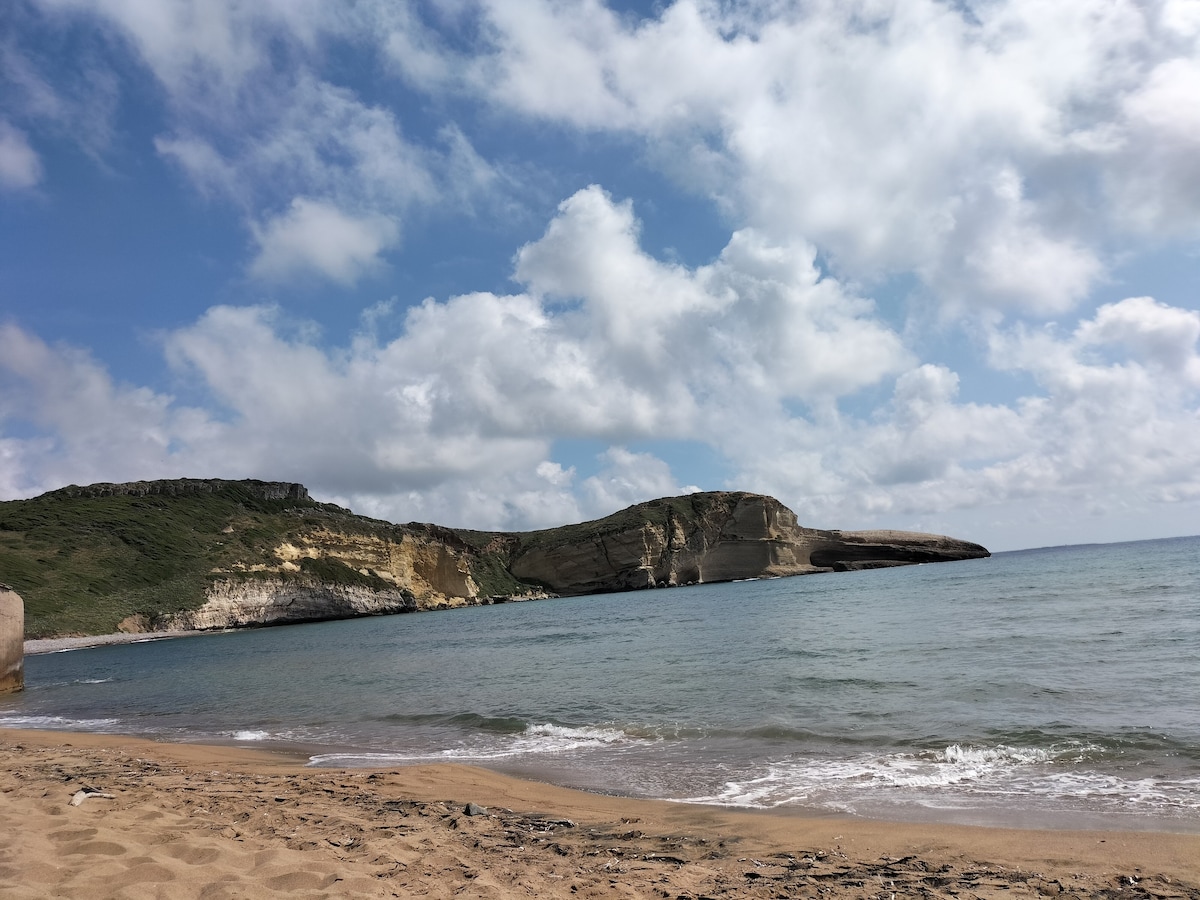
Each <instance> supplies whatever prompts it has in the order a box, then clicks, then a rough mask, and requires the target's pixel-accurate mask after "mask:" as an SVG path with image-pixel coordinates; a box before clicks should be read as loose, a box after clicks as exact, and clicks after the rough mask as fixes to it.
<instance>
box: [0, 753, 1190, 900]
mask: <svg viewBox="0 0 1200 900" xmlns="http://www.w3.org/2000/svg"><path fill="white" fill-rule="evenodd" d="M0 757H2V759H3V765H2V766H0V794H2V795H3V800H0V897H5V898H31V897H89V898H90V897H129V898H141V897H155V898H160V897H161V898H193V897H194V898H205V900H210V898H211V900H215V898H226V897H229V898H232V897H242V898H246V897H275V896H283V895H287V896H290V897H332V896H355V897H424V896H427V897H493V898H508V897H657V898H665V897H670V898H702V897H712V898H718V897H719V898H742V897H746V898H749V897H756V898H758V897H762V898H765V897H864V898H865V897H872V898H888V900H890V898H894V897H913V896H920V897H1037V896H1061V897H1153V898H1171V897H1187V898H1200V836H1197V835H1172V834H1154V833H1134V832H1122V831H1113V832H1063V831H1033V830H1028V831H1021V830H1003V829H987V828H971V827H952V826H940V825H927V824H921V825H898V824H893V823H880V822H873V821H866V820H851V819H842V818H822V817H818V818H806V817H801V816H797V815H780V814H755V813H744V812H734V811H729V810H724V809H719V808H714V807H702V806H690V805H684V804H673V803H665V802H651V801H642V800H629V799H624V798H616V797H608V796H602V795H595V794H589V793H583V792H578V791H572V790H567V789H563V788H557V787H553V786H549V785H544V784H538V783H534V782H527V781H519V780H516V779H512V778H508V777H505V776H502V775H498V774H495V773H492V772H488V771H485V770H481V769H476V768H469V767H465V766H448V765H437V766H414V767H406V768H398V769H389V770H364V769H351V770H330V769H313V768H305V767H304V766H303V760H302V759H300V758H297V757H288V756H284V755H277V754H272V753H266V752H257V751H251V750H244V749H241V748H229V747H214V746H201V745H187V744H167V743H156V742H150V741H145V740H139V739H135V738H129V737H119V736H110V735H94V734H74V733H70V734H68V733H54V732H34V731H18V730H0Z"/></svg>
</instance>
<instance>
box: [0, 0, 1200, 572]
mask: <svg viewBox="0 0 1200 900" xmlns="http://www.w3.org/2000/svg"><path fill="white" fill-rule="evenodd" d="M0 244H2V247H0V500H8V499H18V498H24V497H30V496H34V495H36V494H39V493H42V492H44V491H47V490H52V489H54V488H57V487H61V486H63V485H66V484H70V483H76V484H86V483H91V482H98V481H129V480H142V479H153V478H174V477H220V478H260V479H264V480H283V481H298V482H302V483H304V484H305V485H307V486H308V488H309V490H310V492H311V493H312V494H313V496H315V497H317V498H318V499H321V500H327V501H332V502H336V503H339V504H341V505H344V506H349V507H350V508H352V509H353V510H354V511H356V512H359V513H363V514H367V515H372V516H377V517H381V518H386V519H389V520H392V521H399V522H407V521H414V520H415V521H431V522H438V523H439V524H444V525H450V526H461V527H471V528H480V529H504V530H524V529H530V528H538V527H547V526H552V525H558V524H564V523H567V522H572V521H580V520H583V519H588V518H595V517H599V516H602V515H605V514H608V513H610V512H613V511H615V510H617V509H620V508H622V507H625V506H627V505H629V504H632V503H636V502H640V501H643V500H649V499H653V498H655V497H660V496H667V495H672V494H678V493H683V492H687V491H692V490H726V489H728V490H747V491H754V492H760V493H767V494H771V495H773V496H775V497H777V498H778V499H779V500H780V501H782V502H783V503H784V504H786V505H787V506H789V507H791V508H792V509H793V510H795V511H796V513H797V515H798V516H799V518H800V521H801V522H802V523H803V524H806V525H811V526H814V527H825V528H845V529H857V528H872V527H889V528H902V529H913V530H923V531H934V532H940V533H947V534H952V535H955V536H957V537H962V538H965V539H968V540H973V541H978V542H980V543H983V544H984V545H986V546H988V547H989V548H990V549H992V550H1004V549H1015V548H1021V547H1032V546H1045V545H1051V544H1069V543H1087V542H1096V541H1118V540H1136V539H1143V538H1155V537H1165V536H1172V535H1183V534H1194V533H1196V532H1197V531H1198V530H1200V528H1198V527H1197V523H1198V522H1200V465H1198V464H1197V459H1200V347H1198V342H1200V0H1155V2H1148V3H1134V2H1120V0H1118V2H1112V0H1103V2H1101V0H1067V2H1062V3H1058V4H1053V5H1046V4H1041V3H1033V2H1029V0H981V2H969V0H968V2H954V3H951V2H934V0H891V2H886V0H884V2H881V0H851V2H834V0H811V2H806V3H803V4H780V3H777V2H774V0H744V2H717V0H676V2H669V3H668V2H653V3H636V2H619V3H618V2H613V3H609V4H605V3H603V2H600V0H577V2H571V3H562V2H552V0H443V2H428V3H427V2H414V3H396V2H390V0H358V2H353V3H346V4H324V3H319V2H316V0H294V2H286V0H275V2H270V3H244V2H239V0H15V2H12V3H9V4H6V5H5V8H4V10H3V11H0Z"/></svg>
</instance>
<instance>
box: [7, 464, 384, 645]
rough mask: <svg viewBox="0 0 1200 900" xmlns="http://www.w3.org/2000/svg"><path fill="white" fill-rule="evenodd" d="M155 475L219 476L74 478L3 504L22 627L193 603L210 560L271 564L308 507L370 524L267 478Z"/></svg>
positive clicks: (71, 624) (94, 621) (99, 629)
mask: <svg viewBox="0 0 1200 900" xmlns="http://www.w3.org/2000/svg"><path fill="white" fill-rule="evenodd" d="M154 484H156V485H160V486H161V485H168V486H169V485H171V484H177V485H187V484H192V485H195V484H209V485H218V486H217V487H215V489H210V490H193V491H186V490H181V491H180V492H178V493H176V494H174V495H172V494H168V493H157V494H155V493H148V494H145V495H142V496H138V495H133V494H117V495H109V496H104V495H103V493H102V491H101V490H98V489H100V488H102V486H94V487H93V488H75V487H71V488H64V489H62V490H60V491H53V492H51V493H49V494H44V495H42V496H41V497H37V498H34V499H32V500H15V501H9V502H4V503H0V580H3V581H5V582H7V583H9V584H11V585H12V586H13V587H14V588H15V589H16V590H17V592H18V593H19V594H20V595H21V596H22V597H23V598H24V600H25V622H26V634H27V636H29V637H38V636H43V635H50V634H70V633H79V634H103V633H107V632H112V631H116V629H117V624H118V623H119V622H120V621H121V620H122V619H124V618H126V617H127V616H131V615H144V616H146V617H147V618H151V619H153V618H154V617H155V616H157V615H160V614H163V613H169V612H175V611H178V610H181V609H192V608H195V607H197V606H199V605H200V604H201V603H202V602H203V599H204V590H205V588H206V586H207V585H208V583H209V581H210V580H211V579H212V577H213V575H212V569H214V568H224V567H228V566H230V565H232V564H234V563H235V562H241V563H243V564H246V565H252V564H254V563H256V562H261V563H264V564H270V563H272V562H273V561H274V559H273V554H272V552H271V551H272V548H274V547H275V546H277V545H278V544H279V543H280V542H281V541H282V540H283V539H285V538H286V537H287V536H288V535H289V534H290V533H293V532H295V531H296V530H297V529H299V528H302V527H303V526H304V524H305V520H306V519H308V518H310V517H312V516H314V515H317V516H323V517H332V518H334V519H336V520H337V521H338V522H339V524H344V525H345V526H347V527H358V528H369V527H371V525H372V524H374V523H372V520H369V519H362V518H361V517H358V516H353V515H351V514H349V513H348V512H346V511H345V510H341V509H339V508H338V507H336V506H331V505H326V504H320V503H316V502H315V501H313V500H310V499H308V498H307V495H306V494H305V495H304V496H302V497H301V496H297V497H292V498H287V497H283V498H280V499H268V495H269V494H271V493H272V492H271V491H268V490H265V487H266V485H265V483H263V482H211V483H204V482H183V481H180V482H157V483H154ZM382 524H383V523H379V525H382ZM340 568H341V569H346V567H345V566H341V567H340ZM320 574H321V575H322V576H327V575H330V574H336V573H326V572H321V573H320ZM346 574H347V575H353V574H357V573H352V572H351V570H349V569H346Z"/></svg>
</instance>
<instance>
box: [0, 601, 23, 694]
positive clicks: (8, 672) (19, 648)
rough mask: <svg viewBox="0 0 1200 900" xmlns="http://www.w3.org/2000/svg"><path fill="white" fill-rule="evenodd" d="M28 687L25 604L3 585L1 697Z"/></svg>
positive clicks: (0, 652) (0, 657)
mask: <svg viewBox="0 0 1200 900" xmlns="http://www.w3.org/2000/svg"><path fill="white" fill-rule="evenodd" d="M24 687H25V603H24V601H23V600H22V599H21V595H20V594H18V593H17V592H16V591H14V590H13V589H12V588H10V587H9V586H8V585H7V584H0V694H11V693H13V692H14V691H19V690H21V689H22V688H24Z"/></svg>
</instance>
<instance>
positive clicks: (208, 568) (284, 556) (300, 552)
mask: <svg viewBox="0 0 1200 900" xmlns="http://www.w3.org/2000/svg"><path fill="white" fill-rule="evenodd" d="M987 555H988V554H987V551H986V550H985V549H983V548H982V547H980V546H978V545H977V544H970V543H967V542H965V541H959V540H955V539H953V538H947V537H942V536H939V535H925V534H911V533H905V532H890V531H889V532H884V531H879V532H839V531H823V530H820V529H815V528H806V527H803V526H801V525H800V524H799V523H798V522H797V521H796V516H795V514H794V513H793V512H792V511H791V510H790V509H788V508H787V507H785V506H783V505H782V504H781V503H779V502H778V501H777V500H775V499H773V498H771V497H766V496H763V495H761V494H748V493H740V492H711V493H699V494H691V495H687V496H684V497H670V498H664V499H661V500H654V501H651V502H648V503H641V504H638V505H636V506H632V507H629V508H628V509H625V510H622V511H620V512H618V513H614V514H613V515H611V516H607V517H605V518H603V519H599V520H596V521H594V522H584V523H580V524H578V525H567V526H563V527H561V528H551V529H546V530H543V531H532V532H520V533H508V532H480V531H469V530H464V529H449V528H442V527H439V526H437V525H428V524H420V523H410V524H407V525H396V524H393V523H390V522H384V521H380V520H378V519H370V518H367V517H365V516H358V515H355V514H354V513H352V512H350V510H347V509H342V508H341V507H338V506H334V505H332V504H327V503H319V502H317V501H315V500H313V499H312V498H311V497H309V495H308V491H307V490H306V489H305V487H304V486H303V485H301V484H295V483H290V482H265V481H225V480H221V479H174V480H169V481H144V482H129V483H125V484H97V485H90V486H86V487H77V486H74V485H72V486H70V487H66V488H62V489H60V490H57V491H52V492H50V493H48V494H44V495H42V496H41V497H36V498H33V499H32V500H22V501H9V502H7V503H0V577H3V578H4V579H5V580H6V581H9V582H11V583H12V584H13V585H14V586H15V587H16V588H17V589H18V590H19V591H20V592H21V595H22V596H23V597H24V599H25V623H26V636H27V637H49V636H55V635H64V634H103V633H111V632H113V631H117V630H118V629H120V630H125V631H137V630H157V629H164V628H186V629H210V628H229V627H241V626H247V625H270V624H277V623H283V622H299V621H311V620H317V619H331V618H344V617H351V616H362V615H381V614H386V613H396V612H409V611H417V610H426V609H445V608H449V607H456V606H467V605H478V604H485V603H497V602H506V601H509V600H518V599H532V598H537V597H546V596H550V595H553V594H590V593H600V592H608V591H627V590H638V589H644V588H654V587H667V586H672V585H681V584H697V583H711V582H717V581H732V580H736V579H743V578H761V577H773V576H781V575H799V574H804V573H810V572H829V571H844V570H849V569H863V568H873V567H877V566H885V565H905V564H911V563H920V562H937V561H945V560H953V559H967V558H971V557H978V556H987Z"/></svg>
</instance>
